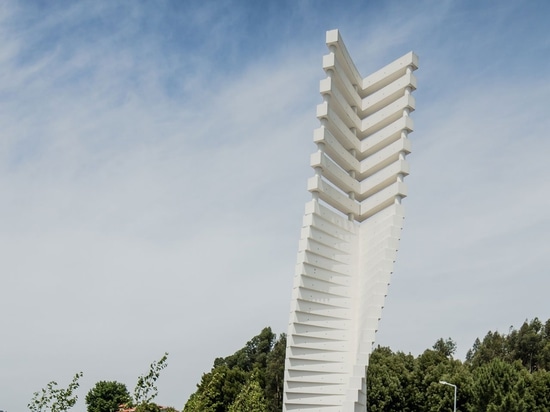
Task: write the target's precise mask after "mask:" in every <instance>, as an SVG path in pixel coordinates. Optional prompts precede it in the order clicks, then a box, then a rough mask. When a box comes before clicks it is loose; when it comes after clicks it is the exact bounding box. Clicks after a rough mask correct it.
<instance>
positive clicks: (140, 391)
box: [134, 353, 168, 407]
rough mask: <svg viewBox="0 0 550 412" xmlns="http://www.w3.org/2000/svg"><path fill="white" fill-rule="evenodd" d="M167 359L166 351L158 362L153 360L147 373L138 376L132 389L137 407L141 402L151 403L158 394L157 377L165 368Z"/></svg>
mask: <svg viewBox="0 0 550 412" xmlns="http://www.w3.org/2000/svg"><path fill="white" fill-rule="evenodd" d="M167 359H168V353H165V354H164V356H163V357H162V358H160V360H159V361H158V362H153V363H152V364H151V366H150V367H149V373H148V374H147V375H142V376H140V377H139V378H138V380H137V383H136V387H135V389H134V402H135V404H136V405H137V406H138V407H139V406H140V405H141V404H149V403H152V401H153V399H155V398H156V397H157V395H158V388H157V387H156V382H157V379H158V378H159V376H160V372H161V371H162V370H163V369H164V368H166V366H168V365H167V363H166V361H167Z"/></svg>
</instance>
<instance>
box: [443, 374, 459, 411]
mask: <svg viewBox="0 0 550 412" xmlns="http://www.w3.org/2000/svg"><path fill="white" fill-rule="evenodd" d="M439 383H440V384H442V385H449V386H452V387H453V388H455V407H454V409H453V411H454V412H456V385H453V384H452V383H449V382H445V381H439Z"/></svg>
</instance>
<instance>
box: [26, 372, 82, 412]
mask: <svg viewBox="0 0 550 412" xmlns="http://www.w3.org/2000/svg"><path fill="white" fill-rule="evenodd" d="M81 377H82V372H79V373H77V374H76V375H75V376H74V378H73V380H72V382H71V383H70V384H69V386H68V387H67V388H66V389H63V388H58V387H57V382H55V381H51V382H50V383H48V385H46V388H42V389H41V390H40V392H35V393H34V394H33V397H32V398H31V401H30V403H29V404H28V405H27V407H28V408H29V409H30V410H31V412H43V411H44V412H45V411H48V410H49V411H50V412H65V411H67V410H69V409H70V408H72V407H73V406H74V404H75V403H76V401H77V399H78V396H77V395H73V393H74V391H76V390H77V389H78V387H79V386H80V384H79V383H78V380H79V379H80V378H81Z"/></svg>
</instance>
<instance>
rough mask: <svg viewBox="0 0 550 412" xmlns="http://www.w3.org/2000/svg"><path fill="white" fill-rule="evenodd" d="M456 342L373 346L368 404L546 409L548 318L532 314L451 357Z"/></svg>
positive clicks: (549, 400) (469, 411)
mask: <svg viewBox="0 0 550 412" xmlns="http://www.w3.org/2000/svg"><path fill="white" fill-rule="evenodd" d="M455 350H456V344H455V343H454V342H453V341H452V340H451V339H447V340H444V339H439V340H438V341H437V342H436V343H435V344H434V345H433V347H432V349H428V350H426V351H424V353H422V354H421V355H419V356H418V357H416V358H415V357H413V356H412V355H405V354H403V353H401V352H397V353H393V352H392V351H391V350H390V349H389V348H383V347H378V348H376V349H375V350H374V352H373V353H372V355H371V357H370V364H369V367H368V370H367V410H368V411H371V412H382V411H388V412H389V411H397V410H399V411H405V412H407V411H410V412H412V411H429V412H432V411H433V412H436V411H449V412H450V411H452V410H453V409H452V408H453V401H454V390H453V388H450V387H448V386H446V385H441V384H440V383H439V381H441V380H443V381H447V382H450V383H452V384H454V385H456V386H457V388H458V391H457V411H461V412H501V411H506V412H516V411H518V412H519V411H522V412H533V411H536V412H543V411H544V412H548V411H550V321H547V322H546V323H545V324H543V323H542V322H540V321H539V320H538V319H537V318H535V319H533V320H532V321H530V322H528V321H525V322H524V324H523V325H522V326H521V328H519V329H518V330H516V329H514V328H510V330H509V332H508V334H502V333H499V332H489V333H487V335H486V336H485V338H484V339H483V340H480V339H476V340H475V342H474V345H473V347H472V349H471V350H469V351H468V354H467V356H466V361H465V362H461V361H460V360H456V359H453V355H454V352H455Z"/></svg>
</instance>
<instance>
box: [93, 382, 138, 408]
mask: <svg viewBox="0 0 550 412" xmlns="http://www.w3.org/2000/svg"><path fill="white" fill-rule="evenodd" d="M131 402H132V398H131V396H130V392H128V389H127V388H126V385H124V384H123V383H120V382H115V381H99V382H97V383H96V384H95V386H94V387H93V388H92V389H90V391H89V392H88V394H87V395H86V406H87V411H88V412H117V411H118V409H119V406H120V405H123V404H129V403H131Z"/></svg>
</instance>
